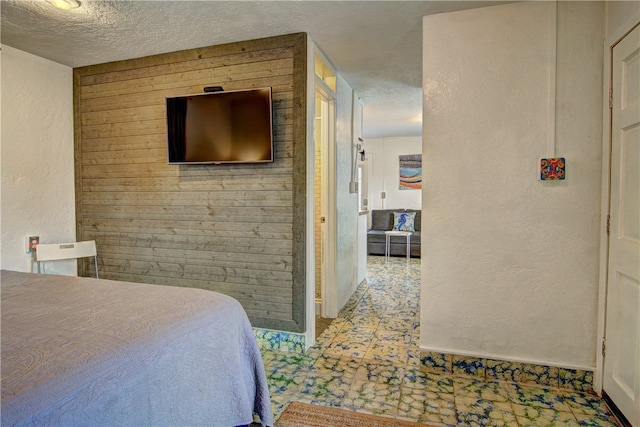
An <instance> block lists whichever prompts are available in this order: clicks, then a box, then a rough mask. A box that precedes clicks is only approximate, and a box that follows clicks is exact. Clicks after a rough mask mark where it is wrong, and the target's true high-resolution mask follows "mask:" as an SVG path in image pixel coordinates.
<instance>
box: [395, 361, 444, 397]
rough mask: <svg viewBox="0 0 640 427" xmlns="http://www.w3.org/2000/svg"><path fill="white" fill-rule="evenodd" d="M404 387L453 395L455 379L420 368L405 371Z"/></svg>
mask: <svg viewBox="0 0 640 427" xmlns="http://www.w3.org/2000/svg"><path fill="white" fill-rule="evenodd" d="M402 385H403V386H404V387H408V388H416V389H422V390H427V391H431V392H434V393H449V394H453V391H454V388H453V377H452V376H451V375H444V374H434V373H430V372H424V371H422V370H420V368H418V367H411V368H407V369H406V370H405V375H404V381H403V382H402Z"/></svg>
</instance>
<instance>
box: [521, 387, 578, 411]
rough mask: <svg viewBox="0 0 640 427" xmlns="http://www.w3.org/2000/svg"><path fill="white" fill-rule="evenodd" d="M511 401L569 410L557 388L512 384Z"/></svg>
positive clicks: (557, 409)
mask: <svg viewBox="0 0 640 427" xmlns="http://www.w3.org/2000/svg"><path fill="white" fill-rule="evenodd" d="M509 396H510V398H511V401H512V402H513V403H515V404H518V405H529V406H535V407H538V408H547V409H555V410H556V411H562V412H570V411H571V409H569V406H568V405H567V404H566V403H565V400H564V398H563V397H562V396H561V392H560V391H559V390H557V389H556V390H553V389H547V388H540V387H533V386H526V385H520V384H514V385H513V389H512V390H509Z"/></svg>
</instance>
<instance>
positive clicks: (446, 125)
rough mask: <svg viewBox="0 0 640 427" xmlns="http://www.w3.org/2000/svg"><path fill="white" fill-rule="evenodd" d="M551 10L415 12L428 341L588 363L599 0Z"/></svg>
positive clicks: (457, 350) (592, 337)
mask: <svg viewBox="0 0 640 427" xmlns="http://www.w3.org/2000/svg"><path fill="white" fill-rule="evenodd" d="M558 7H559V9H558V15H557V22H558V27H557V28H558V34H557V38H556V35H555V28H556V27H555V8H556V3H554V2H524V3H515V4H507V5H500V6H494V7H489V8H482V9H476V10H470V11H464V12H455V13H447V14H440V15H434V16H428V17H425V18H424V20H423V28H424V35H423V37H424V39H423V40H424V43H423V50H424V57H423V67H424V68H423V79H424V80H423V88H424V121H423V123H424V125H423V129H424V136H423V152H424V153H425V155H424V157H423V164H424V179H425V181H426V182H428V183H429V185H428V186H425V187H424V189H423V248H424V249H423V250H424V251H425V253H424V256H423V264H422V292H421V298H422V301H421V304H422V305H421V310H422V314H421V341H420V344H421V348H422V349H424V350H427V351H437V352H445V353H452V354H460V355H470V356H480V357H490V358H495V359H506V360H511V361H524V362H533V363H539V364H545V365H556V366H565V367H574V368H586V369H593V368H594V366H595V355H596V341H597V340H596V318H597V310H596V303H597V296H598V259H599V230H598V227H599V211H600V204H599V203H600V200H599V198H600V182H601V181H600V173H601V165H600V159H601V128H602V125H601V122H602V105H601V102H602V66H603V64H602V57H603V53H602V42H603V39H604V37H603V34H604V7H603V4H602V3H601V2H560V3H558ZM556 42H557V58H558V59H557V91H556V92H555V102H554V98H553V97H551V98H549V97H548V95H549V94H550V93H552V92H553V90H552V89H553V87H552V86H550V81H552V80H550V78H553V76H554V75H555V73H554V71H555V70H556V68H555V63H556V58H555V55H554V48H555V46H556ZM550 90H551V91H550ZM550 99H551V101H550ZM554 109H555V114H554V113H553V110H554ZM554 140H555V146H556V149H555V153H556V154H557V156H563V157H566V159H567V179H566V180H565V181H556V182H542V181H539V180H538V178H537V175H538V164H539V161H540V158H541V157H547V156H552V155H553V150H552V149H550V147H551V146H552V144H550V141H554Z"/></svg>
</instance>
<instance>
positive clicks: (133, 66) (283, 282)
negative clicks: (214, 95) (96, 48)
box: [74, 33, 307, 332]
mask: <svg viewBox="0 0 640 427" xmlns="http://www.w3.org/2000/svg"><path fill="white" fill-rule="evenodd" d="M306 48H307V39H306V35H305V34H303V33H299V34H292V35H287V36H280V37H272V38H267V39H260V40H250V41H245V42H238V43H231V44H227V45H219V46H211V47H206V48H199V49H191V50H186V51H180V52H173V53H168V54H163V55H157V56H151V57H145V58H139V59H133V60H129V61H121V62H115V63H108V64H100V65H95V66H90V67H83V68H76V69H74V74H75V76H74V85H75V86H74V96H75V104H74V106H75V117H76V129H75V131H76V146H75V155H76V164H75V165H76V207H77V218H78V223H77V227H78V236H79V237H82V238H85V239H86V238H91V239H96V241H97V243H98V247H99V252H100V257H99V261H100V276H101V277H104V278H109V279H116V280H126V281H134V282H145V283H153V284H164V285H175V286H188V287H197V288H204V289H211V290H215V291H219V292H222V293H225V294H227V295H230V296H232V297H234V298H236V299H237V300H238V301H239V302H240V303H241V304H242V305H243V307H244V309H245V310H246V311H247V314H248V315H249V318H250V319H251V321H252V324H253V326H256V327H263V328H270V329H281V330H288V331H293V332H301V331H304V329H305V325H304V323H305V320H304V303H305V291H306V289H305V286H306V285H305V282H306V274H305V232H306V228H305V218H306V208H305V200H306V199H305V197H306V196H305V192H306V175H305V174H306V156H307V153H306V81H307V75H306V73H307V69H306V64H307V56H306ZM215 85H221V86H223V87H224V88H225V89H226V90H233V89H246V88H252V87H265V86H270V87H272V89H273V106H274V117H273V122H274V148H275V161H274V162H273V163H269V164H257V165H242V164H239V165H168V164H167V154H166V125H165V120H166V113H165V98H166V97H170V96H178V95H185V94H193V93H202V88H203V87H205V86H215Z"/></svg>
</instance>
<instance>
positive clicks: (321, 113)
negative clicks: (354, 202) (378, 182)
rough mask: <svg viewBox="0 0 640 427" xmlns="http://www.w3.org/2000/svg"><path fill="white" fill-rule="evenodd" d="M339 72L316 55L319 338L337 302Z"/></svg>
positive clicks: (315, 168)
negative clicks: (336, 237)
mask: <svg viewBox="0 0 640 427" xmlns="http://www.w3.org/2000/svg"><path fill="white" fill-rule="evenodd" d="M335 91H336V74H335V72H334V71H333V70H332V69H331V68H329V67H328V65H327V63H326V62H325V61H324V60H323V59H322V58H321V57H320V56H319V55H318V54H316V55H315V104H314V105H315V116H314V129H313V137H314V154H315V163H314V171H315V173H314V182H315V194H314V206H315V209H314V210H315V214H314V218H315V220H314V238H315V253H316V256H315V301H316V304H315V307H316V337H317V336H318V335H319V334H320V333H322V331H323V330H324V328H326V327H327V326H328V325H329V323H330V322H331V318H332V317H335V316H332V313H333V311H334V307H333V305H335V303H334V301H335V298H333V297H332V295H334V294H335V280H334V278H335V267H334V266H335V262H334V257H335V250H334V249H333V247H334V244H335V232H336V231H335V230H336V227H335V221H334V220H333V218H334V217H335V213H334V210H335V207H334V205H335V204H334V203H333V200H334V198H335V191H334V188H335V173H334V170H333V168H334V167H335V166H334V163H335V162H334V161H333V160H332V159H334V158H335V121H336V106H335V104H336V99H335Z"/></svg>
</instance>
